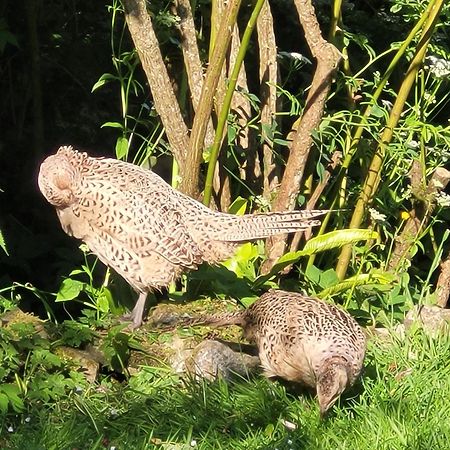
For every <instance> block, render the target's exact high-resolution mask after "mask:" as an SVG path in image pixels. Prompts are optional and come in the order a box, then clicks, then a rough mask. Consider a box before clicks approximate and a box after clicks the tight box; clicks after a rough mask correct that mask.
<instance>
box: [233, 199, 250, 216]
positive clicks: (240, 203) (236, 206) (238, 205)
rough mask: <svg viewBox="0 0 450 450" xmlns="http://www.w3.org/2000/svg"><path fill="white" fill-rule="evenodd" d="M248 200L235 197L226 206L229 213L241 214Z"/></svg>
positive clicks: (243, 212) (245, 208)
mask: <svg viewBox="0 0 450 450" xmlns="http://www.w3.org/2000/svg"><path fill="white" fill-rule="evenodd" d="M247 205H248V200H247V199H245V198H242V197H237V198H236V200H235V201H234V202H233V203H232V204H231V205H230V207H229V208H228V212H229V213H230V214H236V215H237V216H242V215H243V214H245V211H246V210H247Z"/></svg>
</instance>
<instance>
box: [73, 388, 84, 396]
mask: <svg viewBox="0 0 450 450" xmlns="http://www.w3.org/2000/svg"><path fill="white" fill-rule="evenodd" d="M74 392H75V394H81V393H82V392H83V388H82V387H81V386H75V389H74Z"/></svg>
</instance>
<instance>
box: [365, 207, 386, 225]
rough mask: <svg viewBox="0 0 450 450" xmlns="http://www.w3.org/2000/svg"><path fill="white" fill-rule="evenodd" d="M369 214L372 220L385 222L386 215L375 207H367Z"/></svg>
mask: <svg viewBox="0 0 450 450" xmlns="http://www.w3.org/2000/svg"><path fill="white" fill-rule="evenodd" d="M369 214H370V218H371V219H372V220H373V221H374V222H385V221H386V216H385V215H384V214H381V213H380V212H379V211H377V210H376V209H375V208H369Z"/></svg>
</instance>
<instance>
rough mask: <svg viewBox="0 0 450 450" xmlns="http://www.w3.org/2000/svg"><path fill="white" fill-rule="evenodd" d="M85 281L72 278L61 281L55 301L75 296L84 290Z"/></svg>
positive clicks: (62, 300)
mask: <svg viewBox="0 0 450 450" xmlns="http://www.w3.org/2000/svg"><path fill="white" fill-rule="evenodd" d="M84 286H85V283H82V282H81V281H78V280H72V278H66V279H65V280H63V282H62V283H61V287H60V288H59V291H58V293H57V294H56V300H55V301H57V302H66V301H68V300H73V299H74V298H77V297H78V295H79V294H80V292H82V291H83V290H84Z"/></svg>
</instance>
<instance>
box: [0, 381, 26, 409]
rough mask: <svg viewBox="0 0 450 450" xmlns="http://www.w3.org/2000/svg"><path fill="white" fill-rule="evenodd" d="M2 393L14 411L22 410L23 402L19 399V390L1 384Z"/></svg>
mask: <svg viewBox="0 0 450 450" xmlns="http://www.w3.org/2000/svg"><path fill="white" fill-rule="evenodd" d="M0 391H2V392H3V393H4V394H6V396H7V397H8V400H9V403H10V404H11V406H12V407H13V409H14V411H16V412H19V411H21V410H22V409H23V407H24V405H23V400H22V399H21V398H20V397H19V395H18V394H19V393H20V390H19V388H18V386H17V385H15V384H2V385H1V386H0Z"/></svg>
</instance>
